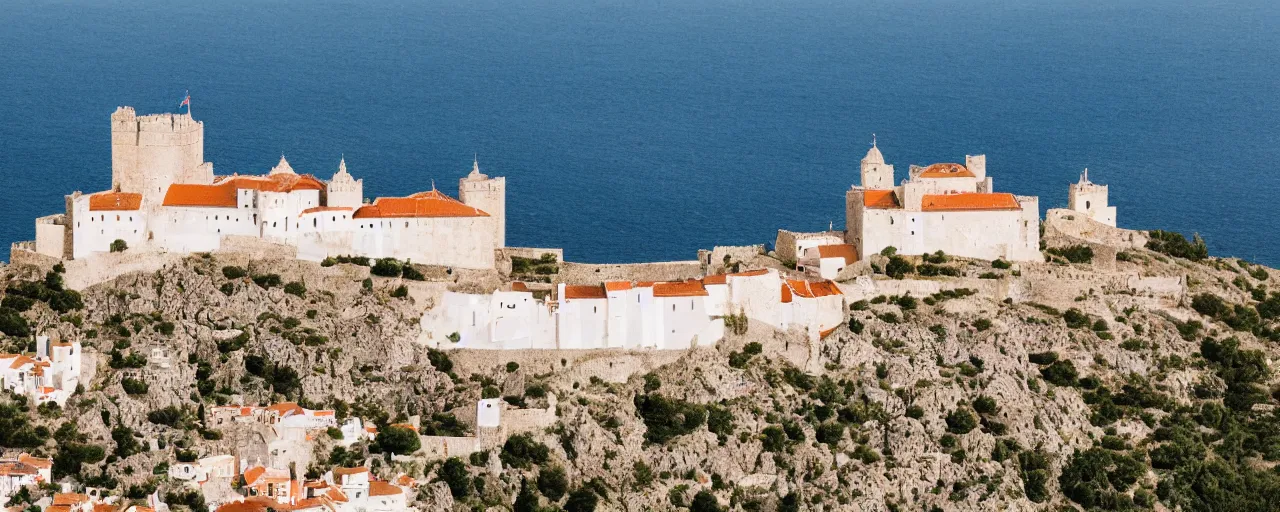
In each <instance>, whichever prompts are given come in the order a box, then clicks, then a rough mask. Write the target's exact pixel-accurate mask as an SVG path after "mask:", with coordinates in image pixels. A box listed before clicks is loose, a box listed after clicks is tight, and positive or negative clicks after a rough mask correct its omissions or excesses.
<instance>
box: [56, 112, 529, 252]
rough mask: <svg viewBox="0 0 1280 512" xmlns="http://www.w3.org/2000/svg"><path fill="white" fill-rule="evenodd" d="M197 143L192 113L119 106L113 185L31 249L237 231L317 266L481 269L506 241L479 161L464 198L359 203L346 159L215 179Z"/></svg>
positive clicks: (72, 210)
mask: <svg viewBox="0 0 1280 512" xmlns="http://www.w3.org/2000/svg"><path fill="white" fill-rule="evenodd" d="M203 148H204V126H203V124H202V123H200V122H198V121H195V120H193V119H191V117H190V115H189V114H187V115H176V114H160V115H154V116H141V117H138V116H137V115H136V114H135V113H134V111H133V109H132V108H127V107H122V108H121V109H119V110H117V112H116V113H115V114H113V115H112V185H113V188H112V189H111V190H109V191H105V192H99V193H95V194H90V195H81V194H80V193H78V192H77V193H74V194H72V195H71V196H68V201H67V212H66V214H65V215H56V216H47V217H42V218H41V219H38V220H37V222H36V224H37V225H36V231H37V237H36V241H35V250H36V252H38V253H40V254H45V255H49V256H54V257H58V258H62V257H69V258H71V259H82V258H87V257H90V256H92V255H93V254H95V253H103V252H108V251H110V249H111V245H112V243H113V242H115V241H116V240H121V241H123V242H125V244H126V245H127V247H128V250H129V251H153V252H170V253H193V252H209V251H216V250H218V249H220V248H221V247H222V241H223V239H224V237H227V236H245V237H256V238H260V239H262V240H264V241H267V242H271V243H278V244H284V245H290V246H294V247H297V249H298V251H297V253H298V257H299V258H301V259H307V260H313V261H320V260H322V259H324V258H326V257H330V256H365V257H369V258H396V259H399V260H408V261H412V262H414V263H419V264H428V265H445V266H454V267H462V268H477V269H488V268H493V266H494V256H493V251H494V249H495V248H497V247H501V246H502V244H503V243H504V242H505V240H504V238H505V234H506V227H505V218H506V180H505V178H501V177H496V178H490V177H488V176H486V175H483V174H480V173H479V164H478V162H477V163H476V164H475V167H473V170H472V173H471V174H470V175H468V176H467V177H466V178H464V179H462V180H461V181H460V182H459V193H460V196H461V197H462V200H461V201H459V200H458V199H454V198H451V197H448V196H446V195H444V194H442V193H440V192H437V191H435V190H432V191H429V192H421V193H417V194H413V195H411V196H408V197H399V198H397V197H392V198H378V199H377V200H375V201H373V202H372V203H370V204H365V203H364V198H363V193H364V184H363V181H362V180H357V179H354V178H353V177H352V176H351V174H350V173H348V172H347V166H346V161H345V159H344V160H342V161H341V162H339V165H338V171H337V172H336V173H335V174H334V176H333V179H331V180H329V181H328V182H324V181H321V180H319V179H316V178H315V177H313V176H311V175H307V174H298V173H296V172H295V171H294V169H293V168H292V166H290V165H289V162H288V161H287V160H286V159H285V158H284V157H283V156H281V158H280V162H279V163H278V164H277V165H276V166H275V167H274V168H272V169H271V170H270V172H268V173H267V174H266V175H260V176H252V175H231V176H221V177H216V176H214V174H213V166H212V164H210V163H208V162H204V149H203ZM485 208H489V209H492V210H493V213H490V212H488V211H486V210H485ZM68 238H69V239H70V244H67V243H65V242H64V241H65V240H67V239H68ZM68 249H70V250H68Z"/></svg>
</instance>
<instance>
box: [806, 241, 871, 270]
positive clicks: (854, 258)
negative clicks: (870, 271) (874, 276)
mask: <svg viewBox="0 0 1280 512" xmlns="http://www.w3.org/2000/svg"><path fill="white" fill-rule="evenodd" d="M797 245H799V244H797ZM800 254H801V255H802V256H801V257H800V259H799V260H798V261H797V262H796V270H799V271H802V272H804V273H806V274H807V275H811V276H814V277H821V278H823V279H835V278H836V276H839V275H840V271H842V270H844V268H845V267H847V266H849V265H853V264H854V263H857V262H858V250H857V249H856V248H855V247H854V246H853V245H852V244H846V243H834V244H822V245H812V246H808V247H805V248H804V250H803V251H802V252H801V253H800Z"/></svg>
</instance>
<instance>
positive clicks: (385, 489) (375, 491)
mask: <svg viewBox="0 0 1280 512" xmlns="http://www.w3.org/2000/svg"><path fill="white" fill-rule="evenodd" d="M403 493H404V490H403V489H401V488H399V487H396V486H394V485H391V484H389V483H386V482H377V481H375V482H369V496H395V495H397V494H403Z"/></svg>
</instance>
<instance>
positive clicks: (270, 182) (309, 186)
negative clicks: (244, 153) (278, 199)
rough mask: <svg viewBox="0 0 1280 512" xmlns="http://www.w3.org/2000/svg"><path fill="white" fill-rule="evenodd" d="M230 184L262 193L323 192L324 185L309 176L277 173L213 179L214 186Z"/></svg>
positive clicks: (234, 175) (236, 175)
mask: <svg viewBox="0 0 1280 512" xmlns="http://www.w3.org/2000/svg"><path fill="white" fill-rule="evenodd" d="M227 183H230V184H232V186H234V187H235V188H237V189H252V190H259V191H262V192H294V191H298V190H324V183H321V182H320V180H318V179H316V177H315V176H312V175H310V174H292V173H279V174H270V175H267V176H241V175H239V174H232V175H230V176H218V177H217V178H214V179H213V184H214V185H223V184H227Z"/></svg>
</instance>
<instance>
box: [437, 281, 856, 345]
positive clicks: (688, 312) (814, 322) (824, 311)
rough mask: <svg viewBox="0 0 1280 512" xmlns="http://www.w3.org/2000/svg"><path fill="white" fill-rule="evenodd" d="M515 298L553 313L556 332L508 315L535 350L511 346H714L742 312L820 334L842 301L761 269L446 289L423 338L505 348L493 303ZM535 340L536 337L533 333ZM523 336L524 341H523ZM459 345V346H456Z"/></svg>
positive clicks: (826, 286) (822, 284)
mask: <svg viewBox="0 0 1280 512" xmlns="http://www.w3.org/2000/svg"><path fill="white" fill-rule="evenodd" d="M498 297H501V303H503V304H506V303H508V302H511V301H517V303H518V304H521V305H522V306H521V307H526V306H523V304H525V303H526V301H527V302H528V303H529V304H531V305H530V306H527V307H530V308H532V309H533V310H535V311H539V312H540V313H539V316H538V317H537V318H538V319H539V320H537V321H538V322H545V321H546V320H545V319H546V318H547V317H546V316H541V315H542V313H541V312H543V311H550V313H549V315H550V316H551V317H552V318H553V319H554V322H555V323H554V325H555V328H554V329H546V328H545V326H546V324H545V323H539V324H536V325H535V324H533V323H532V322H531V321H530V320H528V318H530V317H517V316H509V317H506V318H505V321H506V322H508V323H507V324H506V326H505V328H506V329H508V330H510V331H511V332H521V333H534V332H535V328H536V332H537V334H536V335H533V336H534V337H533V342H532V343H531V344H530V345H524V344H521V345H519V346H516V347H514V348H540V349H562V350H589V349H656V350H683V349H688V348H691V347H699V346H707V345H713V344H715V343H716V342H718V341H719V340H720V339H722V338H723V337H724V326H725V322H724V317H725V316H726V315H730V314H733V315H738V314H742V315H745V316H746V317H747V318H750V319H752V320H756V321H759V322H763V323H765V324H767V325H770V326H773V327H775V328H777V329H781V330H787V329H791V328H793V327H799V328H802V329H808V330H811V331H813V332H814V333H819V334H821V335H823V336H825V335H826V334H829V333H830V332H831V331H832V330H834V329H835V328H836V327H837V326H839V325H840V323H841V322H842V321H843V319H844V296H843V295H842V294H841V293H840V290H839V288H837V287H836V285H835V283H833V282H831V281H829V280H817V281H806V280H785V279H782V277H781V275H780V274H779V273H778V271H776V270H772V269H760V270H750V271H745V272H738V273H734V274H723V275H712V276H706V277H704V278H702V279H689V280H684V281H672V282H630V281H607V282H604V283H601V284H598V285H567V284H560V285H558V286H557V296H556V298H555V299H552V300H550V301H542V300H540V299H536V298H534V297H533V294H532V293H531V292H528V291H524V292H496V293H494V294H464V293H455V292H445V294H444V296H443V297H442V298H441V301H440V302H439V303H438V304H437V305H436V306H435V307H434V308H432V309H430V310H428V311H427V312H426V313H425V314H424V315H423V317H422V322H421V325H422V338H421V339H422V340H423V341H424V342H425V343H426V344H428V345H432V346H438V347H442V348H463V347H465V348H489V349H503V348H507V347H508V346H510V345H503V344H502V343H496V342H494V338H493V337H492V333H493V332H494V325H495V320H494V318H495V317H494V316H493V315H492V314H491V311H490V305H491V304H493V303H494V302H496V301H497V300H498V299H497V298H498ZM531 335H532V334H531ZM522 339H523V338H522ZM455 340H456V341H455Z"/></svg>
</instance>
